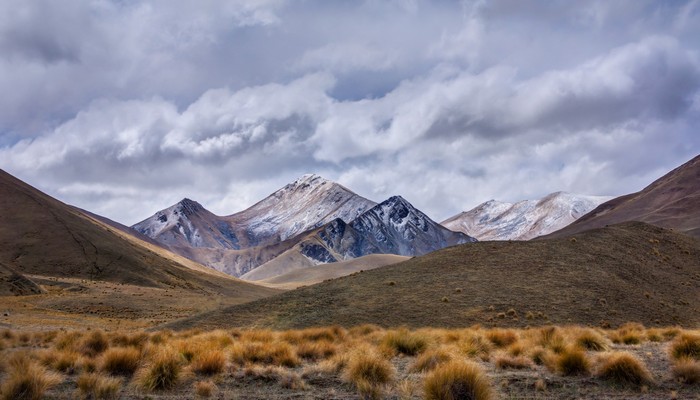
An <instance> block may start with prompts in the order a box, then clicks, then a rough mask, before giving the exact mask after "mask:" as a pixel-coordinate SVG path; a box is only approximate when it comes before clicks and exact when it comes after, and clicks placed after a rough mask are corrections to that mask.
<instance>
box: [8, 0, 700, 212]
mask: <svg viewBox="0 0 700 400" xmlns="http://www.w3.org/2000/svg"><path fill="white" fill-rule="evenodd" d="M312 11H313V12H312ZM698 35H700V3H699V2H697V1H690V2H677V3H669V4H661V3H658V2H653V1H622V2H608V1H587V2H577V3H575V4H572V3H571V2H568V1H561V2H557V1H555V2H549V3H542V2H539V1H506V0H501V1H493V2H483V1H473V2H471V1H464V2H452V1H435V2H429V1H421V0H412V1H408V0H406V1H399V0H397V1H370V0H367V1H363V2H325V1H307V2H289V1H282V0H239V1H236V2H229V3H221V2H215V1H207V2H198V3H196V4H194V3H191V2H185V1H152V2H137V3H131V2H79V1H67V2H60V3H56V2H43V1H27V2H23V3H22V4H21V6H20V5H17V4H11V3H3V5H2V6H0V54H1V55H0V87H3V88H4V94H5V95H4V96H3V97H0V135H1V137H0V167H1V168H4V169H7V170H8V171H9V172H11V173H14V174H16V175H18V176H19V177H21V178H23V179H25V180H27V181H28V182H30V183H32V184H34V185H37V186H38V187H40V188H41V189H43V190H46V191H47V192H49V193H50V194H52V195H56V196H58V197H59V198H61V199H63V200H66V201H68V202H70V203H73V204H76V205H78V206H80V207H83V208H87V209H90V210H92V211H95V212H98V213H101V214H104V215H106V216H108V217H111V218H114V219H116V220H118V221H121V222H124V223H128V224H131V223H134V222H137V221H138V220H140V219H142V218H145V217H146V216H148V215H149V214H151V213H153V212H154V211H156V210H158V209H160V208H163V207H165V206H168V205H170V204H172V203H174V202H175V201H177V200H179V199H180V198H182V197H191V198H195V199H197V200H199V201H200V202H202V203H203V204H204V205H205V206H207V207H208V208H210V209H212V211H214V212H217V213H220V214H228V213H232V212H235V211H238V210H240V209H243V208H244V207H246V206H249V205H251V204H252V203H254V202H255V201H257V200H259V199H260V198H261V197H263V196H265V195H267V194H269V193H271V192H272V191H274V190H275V189H277V188H278V187H280V186H282V185H284V184H285V183H287V182H288V181H290V180H293V179H295V178H296V177H297V176H298V175H300V174H302V173H306V172H316V173H320V174H322V175H325V176H326V177H328V178H330V179H336V180H338V181H340V182H341V183H343V184H345V185H346V186H348V187H350V188H352V189H354V190H356V191H358V192H359V193H360V194H362V195H365V196H367V197H370V198H372V199H374V200H382V199H384V198H386V197H388V196H390V195H393V194H401V195H403V196H404V197H406V198H407V199H408V200H409V201H412V202H414V203H415V205H416V206H418V207H419V208H421V209H424V210H425V211H427V212H428V213H429V215H431V216H433V217H434V218H435V219H438V220H439V219H443V218H446V217H448V216H450V215H451V214H454V213H456V212H457V211H460V210H463V209H468V208H470V207H473V206H475V205H476V204H478V203H479V202H482V201H485V200H488V199H491V198H498V199H501V200H507V201H513V200H520V199H523V198H534V197H538V196H542V195H544V194H546V193H549V192H552V191H556V190H568V191H573V192H580V193H588V194H607V195H616V194H622V193H626V192H630V191H633V190H638V189H640V188H641V187H643V186H644V185H645V184H647V183H649V182H651V180H653V179H654V178H656V177H658V176H659V175H661V174H662V173H664V172H665V171H667V170H669V169H670V168H672V167H674V166H676V165H678V164H680V163H682V162H683V161H685V160H686V159H688V158H690V157H691V156H693V155H695V154H697V153H698V152H699V151H698V150H699V149H700V138H699V135H697V129H698V126H699V123H698V122H699V121H700V61H699V59H698V50H699V48H698V47H699V45H698V43H697V40H696V38H697V37H698Z"/></svg>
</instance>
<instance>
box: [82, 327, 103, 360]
mask: <svg viewBox="0 0 700 400" xmlns="http://www.w3.org/2000/svg"><path fill="white" fill-rule="evenodd" d="M107 348H109V340H108V339H107V336H106V335H105V333H104V332H102V331H100V330H97V331H92V332H90V334H88V335H87V337H84V338H83V340H82V343H81V344H80V352H81V353H83V354H85V355H86V356H88V357H94V356H96V355H98V354H102V353H103V352H104V351H105V350H107Z"/></svg>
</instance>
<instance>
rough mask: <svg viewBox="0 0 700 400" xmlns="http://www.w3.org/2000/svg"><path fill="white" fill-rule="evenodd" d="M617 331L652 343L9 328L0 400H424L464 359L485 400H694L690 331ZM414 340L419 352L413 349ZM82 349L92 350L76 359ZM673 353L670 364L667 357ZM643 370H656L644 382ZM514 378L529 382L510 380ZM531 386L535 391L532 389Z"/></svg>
mask: <svg viewBox="0 0 700 400" xmlns="http://www.w3.org/2000/svg"><path fill="white" fill-rule="evenodd" d="M625 330H627V331H630V330H632V331H634V332H635V333H636V334H638V335H640V336H641V337H644V338H647V337H649V336H650V335H658V336H659V337H660V338H661V341H660V342H656V341H649V342H645V343H642V344H641V345H625V344H622V343H620V344H618V345H615V346H611V347H614V348H615V350H614V351H613V352H611V351H609V350H601V351H598V350H599V348H598V347H597V346H594V345H590V343H596V344H599V343H600V342H601V338H603V340H602V343H605V344H606V345H608V344H607V343H608V342H607V341H608V339H606V338H607V337H613V336H616V335H620V334H621V329H615V330H599V329H592V328H582V327H578V326H556V327H555V326H550V327H544V328H532V329H524V330H521V329H507V330H504V329H487V328H482V327H472V328H466V329H454V330H450V329H433V328H422V329H419V330H410V329H405V328H404V329H392V330H385V329H382V328H379V327H376V326H363V327H357V328H351V329H347V330H346V329H343V328H339V327H325V328H313V329H304V330H289V331H271V330H265V329H262V330H230V331H221V330H217V331H206V330H192V331H185V332H173V331H159V332H152V333H144V332H128V333H125V332H99V331H92V330H91V331H73V332H71V331H68V332H59V333H50V334H49V333H41V332H22V331H13V332H6V333H0V337H3V339H2V340H4V341H5V346H6V347H5V349H4V350H0V387H2V389H0V395H1V396H2V399H3V400H4V399H8V398H15V397H18V398H22V396H25V395H24V394H23V393H24V392H25V391H26V392H27V393H29V394H27V395H26V396H28V397H25V398H38V397H41V396H47V397H49V398H53V397H59V398H66V397H72V398H76V397H81V398H114V397H116V396H122V397H128V398H131V397H140V396H143V395H148V396H151V397H153V398H161V397H166V398H167V397H172V396H174V395H180V396H183V397H188V398H195V397H199V398H204V397H221V396H223V397H224V398H228V397H230V396H234V392H235V393H238V392H237V391H239V390H241V389H242V390H247V392H244V393H246V394H245V395H241V396H242V397H244V398H245V397H246V396H248V397H257V396H263V397H264V396H267V395H271V396H273V397H274V398H275V399H281V398H287V397H295V396H296V397H312V398H318V397H339V398H348V397H353V394H352V392H355V393H357V394H359V395H360V396H361V397H363V398H385V397H390V398H411V399H417V398H419V397H420V396H422V393H423V390H421V389H420V387H423V388H424V390H425V389H426V388H428V386H429V385H428V382H429V379H438V378H434V377H435V376H436V373H437V371H439V370H441V369H443V368H444V367H445V366H447V365H454V364H460V365H461V364H463V363H464V362H467V361H472V362H475V363H478V364H480V365H481V366H480V368H482V369H484V370H487V371H489V374H491V375H493V382H500V383H499V384H498V385H494V386H492V385H491V384H490V383H489V386H490V390H491V392H492V394H493V395H494V396H496V395H498V396H500V397H504V398H519V397H528V396H530V397H532V396H536V393H537V392H538V391H541V390H544V391H546V392H547V395H548V396H549V395H551V397H552V398H557V396H560V395H562V396H564V397H566V396H571V392H566V390H574V389H573V388H575V387H576V385H578V384H580V382H588V383H586V385H589V386H588V388H589V389H590V388H591V386H590V383H591V382H595V381H599V382H612V383H613V385H595V388H596V389H595V390H593V391H592V392H591V393H592V394H591V395H590V397H586V398H596V397H595V396H598V397H605V395H606V392H605V391H606V390H607V391H611V392H613V394H615V392H617V391H621V392H620V393H622V391H624V390H626V389H624V388H625V387H634V388H635V390H639V391H641V390H642V389H643V390H646V391H651V392H654V393H655V394H654V396H657V397H658V396H659V392H660V391H662V390H665V389H668V388H673V389H674V390H679V391H680V392H682V393H690V394H695V393H697V394H698V395H700V388H698V385H697V383H698V377H699V376H700V373H699V371H700V361H697V360H695V359H693V358H691V357H690V356H689V355H692V354H694V353H693V349H694V343H695V341H694V338H696V337H697V334H698V332H697V331H691V330H684V329H682V328H672V329H667V328H653V330H652V329H645V328H640V327H635V326H633V327H625ZM96 332H98V333H96ZM591 332H593V334H591ZM6 337H9V338H6ZM582 337H587V338H586V340H585V342H586V343H587V344H583V343H582ZM387 338H390V340H389V339H387ZM503 338H505V339H503ZM664 341H669V343H664ZM105 342H106V343H109V345H108V346H107V349H106V350H104V351H102V352H101V353H99V354H98V352H97V351H95V349H96V348H97V347H102V346H103V345H104V343H105ZM416 342H423V344H421V345H419V346H413V345H412V344H415V343H416ZM86 343H98V344H99V346H93V345H89V346H88V345H86ZM505 343H510V344H509V345H507V346H506V345H505ZM497 344H498V345H499V346H501V347H497ZM136 346H138V347H136ZM402 346H404V347H408V348H410V349H416V348H422V349H423V350H422V351H420V352H417V353H416V354H414V355H408V354H406V352H407V350H406V349H405V348H403V350H402V351H399V350H398V349H399V348H402ZM86 348H87V349H91V350H90V351H84V350H85V349H86ZM622 351H627V352H629V353H630V354H625V353H623V352H622ZM651 351H653V352H655V353H651ZM674 354H676V355H678V357H679V358H677V359H674V358H673V357H672V356H673V355H674ZM642 359H644V360H652V361H653V360H656V361H654V362H655V363H656V364H651V363H650V364H649V368H647V366H645V365H644V364H643V363H642V362H641V360H642ZM660 360H661V361H660ZM663 360H666V361H663ZM668 361H670V363H668ZM647 362H649V361H647ZM659 362H661V364H659ZM652 367H653V368H652ZM648 370H652V371H654V377H655V379H654V380H652V379H651V375H650V374H649V372H648ZM16 371H24V372H23V373H22V374H19V373H17V372H16ZM54 371H56V372H60V373H61V374H60V375H59V374H56V373H55V372H54ZM455 371H456V370H455ZM455 371H452V372H450V373H449V374H448V373H446V372H444V376H442V377H441V378H440V381H441V382H442V383H441V384H440V385H438V384H436V383H433V384H432V385H433V386H431V387H430V393H433V394H428V392H425V393H426V394H425V395H426V396H438V395H440V394H435V393H442V395H444V396H450V394H449V393H452V392H450V390H452V389H449V388H450V387H452V386H454V387H455V389H454V391H456V392H455V393H462V392H461V391H463V390H465V389H464V384H463V383H459V380H458V376H457V375H459V374H456V372H455ZM582 375H583V376H582ZM517 376H524V377H525V376H526V377H527V378H514V377H517ZM539 379H542V384H536V381H538V380H539ZM342 381H345V382H348V383H349V384H343V383H342ZM445 382H448V383H449V382H453V383H450V384H447V383H445ZM59 383H60V385H59ZM259 385H263V386H264V387H266V388H267V389H265V393H266V394H261V393H258V392H255V390H258V389H254V388H256V387H258V386H259ZM460 385H462V386H460ZM26 388H29V389H26ZM331 388H332V389H331ZM440 388H441V389H440ZM566 388H570V389H566ZM650 388H651V389H650ZM209 389H211V390H209ZM333 390H335V391H338V390H339V391H340V392H333ZM440 390H442V392H440ZM576 390H578V389H576ZM596 390H597V391H596ZM627 390H629V389H627ZM343 391H345V392H343ZM688 391H689V392H688ZM37 393H41V394H37ZM256 393H257V394H256ZM334 393H335V394H334ZM343 393H344V394H343ZM445 393H448V394H445ZM567 393H568V394H567ZM617 395H618V397H619V393H618V394H617ZM32 396H33V397H32ZM584 397H585V396H584ZM613 397H614V396H613ZM446 398H449V397H446ZM650 398H655V397H653V396H652V397H650Z"/></svg>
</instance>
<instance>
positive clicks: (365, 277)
mask: <svg viewBox="0 0 700 400" xmlns="http://www.w3.org/2000/svg"><path fill="white" fill-rule="evenodd" d="M699 290H700V241H699V240H698V239H695V238H692V237H690V236H687V235H682V234H678V233H675V232H673V231H670V230H666V229H662V228H658V227H655V226H652V225H648V224H644V223H639V222H631V223H625V224H621V225H615V226H610V227H607V228H602V229H597V230H593V231H588V232H584V233H581V234H578V235H575V236H573V237H571V238H565V239H553V240H540V241H529V242H480V243H472V244H467V245H460V246H454V247H450V248H447V249H443V250H439V251H436V252H433V253H430V254H427V255H425V256H422V257H415V258H413V259H411V260H409V261H406V262H402V263H399V264H394V265H390V266H386V267H382V268H378V269H375V270H371V271H365V272H362V273H356V274H353V275H351V276H348V277H344V278H339V279H335V280H332V281H326V282H322V283H320V284H317V285H314V286H309V287H303V288H300V289H296V290H292V291H290V292H286V293H283V294H280V295H277V296H273V297H270V298H266V299H262V300H258V301H254V302H251V303H247V304H243V305H239V306H233V307H229V308H225V309H221V310H217V311H214V312H209V313H205V314H202V315H199V316H196V317H193V318H189V319H185V320H182V321H178V322H175V323H173V324H171V325H169V326H170V327H172V328H176V329H181V328H189V327H194V326H197V327H203V328H204V327H225V326H270V327H275V328H290V327H307V326H315V325H329V324H340V325H344V326H351V325H357V324H363V323H373V324H379V325H383V326H397V325H409V326H446V327H459V326H469V325H472V324H483V325H488V326H491V325H495V326H525V325H542V324H549V323H555V324H566V323H579V324H591V325H598V324H604V325H607V324H611V325H618V324H622V323H624V322H628V321H638V322H641V323H643V324H646V325H654V324H663V325H668V324H681V325H684V326H692V327H698V326H700V310H699V309H698V307H699V304H698V302H697V296H698V293H699Z"/></svg>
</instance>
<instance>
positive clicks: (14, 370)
mask: <svg viewBox="0 0 700 400" xmlns="http://www.w3.org/2000/svg"><path fill="white" fill-rule="evenodd" d="M7 367H8V370H9V375H8V376H7V377H6V378H5V381H4V382H3V384H2V386H0V399H1V400H38V399H41V398H44V393H45V392H46V391H47V390H48V389H50V388H51V387H53V386H55V385H57V384H59V383H60V382H61V378H60V377H59V376H58V375H57V374H55V373H53V372H49V371H47V370H46V368H44V367H43V366H42V365H39V364H38V363H36V361H34V360H32V359H30V358H29V356H28V355H27V354H26V353H17V354H14V355H12V356H11V357H10V358H9V359H8V360H7Z"/></svg>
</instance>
